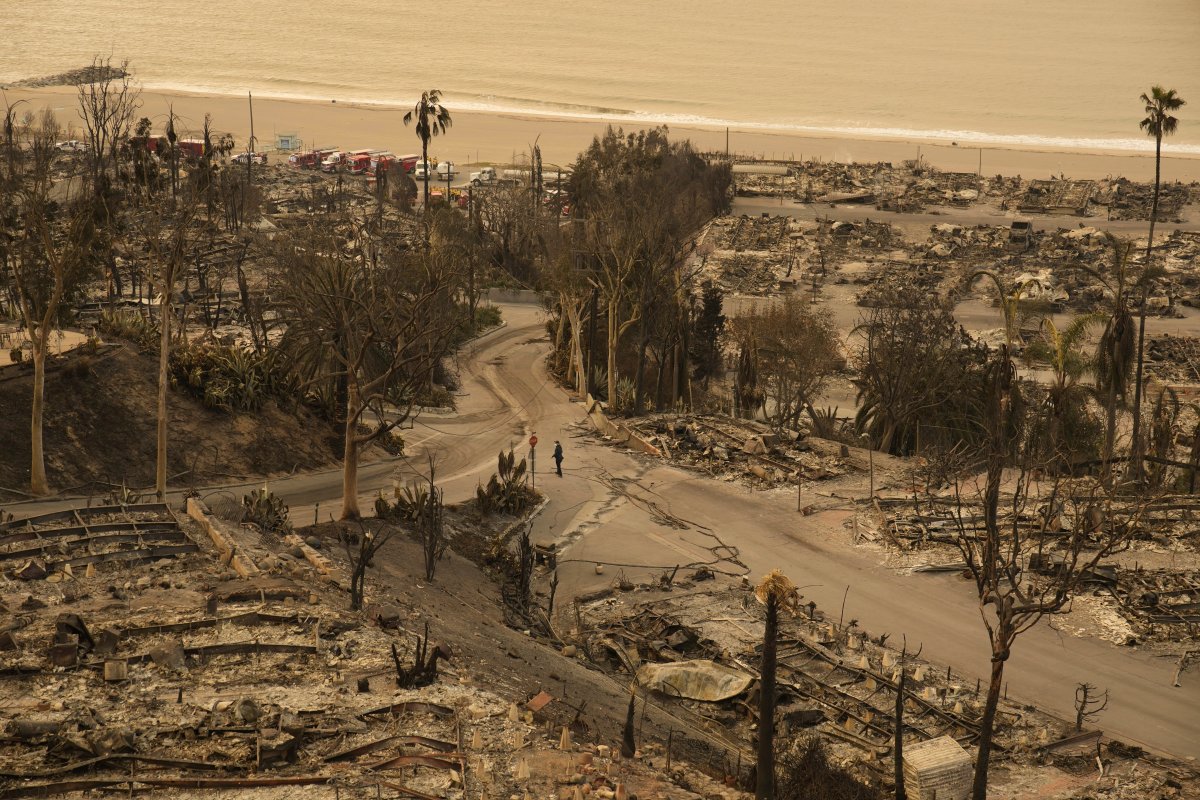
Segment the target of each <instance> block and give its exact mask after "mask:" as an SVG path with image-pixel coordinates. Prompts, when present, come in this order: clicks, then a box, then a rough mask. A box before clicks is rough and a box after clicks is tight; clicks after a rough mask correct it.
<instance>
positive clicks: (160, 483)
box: [154, 284, 171, 500]
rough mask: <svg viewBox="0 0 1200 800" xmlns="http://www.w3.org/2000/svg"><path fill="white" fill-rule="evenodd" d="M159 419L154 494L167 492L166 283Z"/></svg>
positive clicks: (160, 345) (161, 307)
mask: <svg viewBox="0 0 1200 800" xmlns="http://www.w3.org/2000/svg"><path fill="white" fill-rule="evenodd" d="M158 317H159V319H158V328H159V339H158V420H157V423H158V424H157V438H156V448H155V462H154V494H155V495H156V496H157V497H158V499H159V500H162V499H163V498H164V497H165V496H166V494H167V372H168V368H169V361H170V358H171V292H170V290H169V288H167V286H166V285H165V284H164V289H163V295H162V303H161V304H160V305H159V310H158Z"/></svg>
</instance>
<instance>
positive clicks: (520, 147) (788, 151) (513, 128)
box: [4, 87, 1200, 182]
mask: <svg viewBox="0 0 1200 800" xmlns="http://www.w3.org/2000/svg"><path fill="white" fill-rule="evenodd" d="M4 97H5V98H6V99H7V102H8V103H9V104H13V103H17V102H20V101H27V102H26V104H25V107H28V108H31V109H41V108H51V109H53V110H54V111H55V113H56V114H57V115H58V116H59V119H60V121H61V122H62V123H63V124H64V125H68V126H69V125H74V126H76V127H78V125H79V119H78V116H77V113H76V101H75V90H74V88H72V87H55V88H44V89H13V88H10V89H7V90H6V92H5V95H4ZM446 105H447V107H448V108H449V109H450V111H451V113H452V114H453V116H454V125H453V127H452V128H451V129H450V130H449V131H448V132H447V134H446V135H445V136H439V137H437V138H436V139H435V140H434V141H433V143H432V145H431V147H430V153H431V155H432V156H434V157H437V158H439V159H442V160H445V159H449V160H451V161H454V162H455V163H457V164H459V165H460V166H464V167H465V166H469V165H470V164H475V163H511V162H512V161H513V160H514V158H516V157H518V156H520V155H521V154H522V153H527V152H528V150H529V148H530V146H531V145H532V144H533V143H534V142H535V141H536V142H537V143H538V144H539V145H540V146H541V148H542V156H543V159H544V160H545V162H546V163H547V164H560V165H565V164H568V163H570V162H571V161H572V160H574V158H575V156H576V155H577V154H578V153H579V151H580V150H582V149H583V148H585V147H586V146H587V145H588V143H589V142H590V141H591V140H592V137H594V136H595V135H597V134H599V133H602V132H603V131H604V129H605V127H606V126H607V125H610V124H611V125H615V126H623V127H624V128H625V129H626V130H636V129H640V128H644V127H647V126H648V125H650V124H651V123H645V122H642V121H638V120H629V119H612V120H605V119H590V118H589V119H571V118H565V117H552V116H536V115H526V114H511V113H481V112H455V111H454V107H453V102H452V101H450V100H447V102H446ZM172 106H173V107H174V110H175V113H176V114H177V115H178V118H179V119H180V120H181V123H180V127H181V128H182V129H183V130H184V131H186V132H190V133H198V132H199V131H200V129H201V127H202V125H203V121H204V115H205V114H206V113H207V114H211V115H212V121H213V127H214V129H215V130H217V131H220V132H229V133H231V134H233V136H234V137H235V138H236V139H237V141H238V143H239V145H241V144H242V143H244V142H245V140H246V136H247V134H248V133H249V129H250V124H249V115H248V112H247V103H246V99H245V98H243V97H231V96H227V95H202V94H187V93H171V94H165V93H160V92H155V91H144V92H143V93H142V110H141V112H140V116H147V117H149V118H150V119H151V120H153V121H154V125H155V130H156V131H161V130H162V128H163V126H164V125H165V120H166V116H167V111H168V108H170V107H172ZM406 110H407V109H404V108H397V107H391V106H384V105H367V104H350V103H344V102H337V101H330V102H328V103H323V102H315V101H307V100H284V99H270V98H256V99H255V100H254V130H255V134H256V136H257V138H258V140H259V142H260V149H268V150H269V149H271V146H272V145H273V143H274V137H275V134H277V133H280V134H282V133H293V134H298V135H299V136H300V137H301V138H302V140H303V142H304V145H305V146H306V147H309V146H315V147H339V148H342V149H357V148H366V147H373V148H374V147H378V148H388V149H391V150H392V151H393V152H396V153H401V152H405V153H407V152H417V151H418V150H419V149H420V148H419V143H418V141H417V139H416V136H415V134H414V133H413V131H412V129H411V128H406V127H405V126H404V122H403V118H404V113H405V111H406ZM671 133H672V135H673V136H675V137H678V138H688V139H691V140H692V142H693V143H694V144H695V145H696V146H697V147H698V148H699V149H701V150H725V148H726V136H727V133H726V129H725V128H711V127H709V128H706V127H702V126H679V125H674V126H671ZM728 145H729V149H730V151H732V152H733V153H736V154H744V155H754V156H758V157H765V158H781V159H801V158H803V159H813V158H816V159H823V160H827V161H842V162H850V161H858V162H876V161H891V162H899V161H903V160H906V159H912V158H916V157H917V155H918V153H919V154H920V156H921V157H922V158H924V159H925V160H926V161H927V162H928V163H929V164H931V165H933V166H934V167H936V168H938V169H941V170H945V171H960V172H976V171H977V170H979V169H981V168H982V172H983V174H987V175H997V174H1000V175H1022V176H1025V177H1049V176H1051V175H1060V174H1065V175H1067V176H1069V177H1072V178H1080V179H1086V178H1097V179H1098V178H1104V177H1109V176H1124V177H1126V178H1129V179H1131V180H1138V181H1149V180H1152V179H1153V178H1154V157H1153V154H1152V153H1151V154H1145V155H1143V154H1134V153H1129V152H1115V151H1114V152H1103V151H1096V152H1091V151H1082V150H1055V149H1021V148H1016V147H1012V148H1008V147H1005V148H1001V147H985V148H982V149H981V148H978V147H957V146H954V145H948V144H946V143H944V142H935V141H916V140H911V141H910V140H901V139H882V138H881V139H858V138H850V137H846V138H837V137H826V136H808V135H804V134H802V133H799V132H782V131H781V132H774V131H766V130H750V129H741V130H739V129H734V128H731V129H729V131H728ZM1163 180H1164V181H1184V182H1191V181H1197V180H1200V157H1190V156H1178V155H1171V156H1166V155H1164V158H1163Z"/></svg>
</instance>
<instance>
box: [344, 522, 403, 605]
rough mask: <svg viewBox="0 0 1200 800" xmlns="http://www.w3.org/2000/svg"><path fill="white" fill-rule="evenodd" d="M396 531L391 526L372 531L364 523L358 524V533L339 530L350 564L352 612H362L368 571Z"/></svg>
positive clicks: (346, 529) (345, 529)
mask: <svg viewBox="0 0 1200 800" xmlns="http://www.w3.org/2000/svg"><path fill="white" fill-rule="evenodd" d="M395 533H396V529H395V528H393V527H391V526H380V527H379V529H378V530H372V529H371V528H370V527H368V526H367V525H365V524H364V523H362V522H359V523H358V531H357V532H354V531H351V530H349V529H348V528H340V529H339V530H338V538H339V539H340V540H341V542H342V547H343V548H345V550H346V559H347V560H348V561H349V562H350V610H351V611H362V607H363V596H364V594H365V591H366V582H367V569H368V568H370V567H371V565H372V563H373V562H374V560H375V555H376V554H377V553H378V552H379V551H380V550H382V549H383V546H384V545H386V544H387V543H388V542H389V541H390V540H391V538H392V537H393V536H394V535H395Z"/></svg>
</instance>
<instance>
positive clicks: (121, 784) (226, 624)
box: [0, 504, 736, 798]
mask: <svg viewBox="0 0 1200 800" xmlns="http://www.w3.org/2000/svg"><path fill="white" fill-rule="evenodd" d="M192 516H193V517H196V519H192V518H191V517H182V516H179V517H177V516H176V514H175V513H174V512H173V511H172V510H171V509H169V508H168V507H166V506H164V505H158V504H154V505H141V506H113V507H103V508H93V509H75V510H72V511H68V512H63V513H60V514H49V515H43V516H41V517H37V518H34V519H32V520H31V521H18V522H10V523H8V524H6V525H4V526H0V569H2V570H3V577H2V578H0V589H2V591H0V612H2V613H0V685H3V687H4V695H5V697H6V702H5V703H4V705H3V708H2V709H0V787H6V788H0V797H9V796H12V797H31V796H47V795H52V794H59V793H65V792H78V791H83V790H115V791H121V792H124V791H129V792H134V791H137V792H141V791H146V790H154V789H156V790H165V791H168V792H172V791H173V792H176V793H178V792H189V793H190V792H194V791H198V790H204V791H206V792H209V793H213V792H218V793H219V792H220V791H222V790H228V791H248V790H251V789H258V790H263V791H266V790H275V792H277V793H280V794H277V795H273V796H292V795H290V794H288V792H292V791H304V790H303V787H311V786H330V787H341V788H342V789H343V790H349V791H353V790H354V789H355V787H359V790H360V791H362V790H363V789H367V788H369V789H371V790H375V791H379V790H380V789H384V790H399V791H401V793H402V794H407V795H409V796H420V797H463V796H465V795H467V794H472V795H475V794H478V792H479V790H480V788H481V787H482V788H484V789H485V791H487V792H490V793H496V794H499V793H501V792H503V794H505V795H507V794H508V793H509V792H511V791H521V790H526V791H536V790H539V789H540V790H544V791H543V794H544V793H545V791H551V790H556V789H557V788H558V787H559V786H562V785H568V786H575V785H583V784H587V785H589V786H590V787H591V788H592V790H593V791H594V792H596V793H597V796H600V797H604V796H608V797H614V796H615V794H616V792H617V791H618V789H617V784H620V783H622V782H626V783H627V784H628V785H629V786H630V788H631V789H633V788H634V787H639V788H640V787H642V786H647V785H651V784H655V785H659V784H661V781H660V779H659V776H658V773H657V770H654V769H651V768H650V767H649V766H648V764H643V763H642V762H640V761H636V760H633V759H631V760H629V761H628V762H626V761H621V760H620V759H617V758H614V757H612V756H609V755H607V754H600V753H599V752H598V751H597V749H596V748H594V747H591V748H589V747H575V746H572V745H568V746H567V747H566V748H564V749H563V750H561V751H560V750H557V749H556V745H561V740H560V736H559V729H558V727H557V725H558V721H559V720H560V718H561V716H562V713H563V712H564V711H566V710H567V709H566V707H564V706H563V705H562V704H561V703H559V704H556V707H555V708H553V709H545V708H544V707H545V706H546V705H547V702H546V700H543V701H541V702H540V703H530V704H529V705H527V706H526V705H524V701H525V699H526V698H522V699H521V700H522V707H521V708H520V709H518V708H517V706H516V705H514V704H513V703H512V702H509V701H508V700H506V699H504V698H502V697H500V696H498V695H496V694H494V693H492V692H490V691H488V690H486V689H481V688H475V687H471V686H466V685H461V684H460V683H459V682H456V681H453V680H447V679H443V680H441V681H439V682H435V683H433V684H431V685H427V686H421V687H414V688H408V689H402V688H397V683H398V677H397V676H398V674H399V666H400V664H402V663H409V662H411V661H412V660H413V658H414V654H415V653H416V650H417V647H419V646H420V645H421V639H420V638H419V637H417V636H416V634H414V633H408V632H406V631H405V630H404V626H405V624H407V623H408V621H409V619H410V615H409V614H407V613H405V612H404V610H403V609H400V608H397V607H393V606H386V605H385V606H374V607H369V608H368V610H367V613H355V612H349V611H345V610H343V609H344V608H345V605H346V602H345V594H344V590H343V588H342V587H341V585H340V582H341V575H340V573H339V571H338V570H337V569H336V567H335V566H334V564H333V562H331V561H330V560H329V559H327V558H326V557H325V556H324V555H323V554H322V553H321V552H320V551H319V550H318V549H317V548H316V547H314V545H320V544H321V542H320V541H319V540H316V539H314V538H312V537H310V538H309V539H307V540H302V539H300V538H299V537H297V536H290V537H287V538H285V539H282V540H280V539H277V538H275V537H273V536H266V535H261V534H257V533H255V532H254V531H252V530H250V529H246V528H243V529H238V530H234V529H231V528H230V527H229V526H226V525H224V524H223V523H220V522H219V521H217V520H215V519H214V518H212V517H211V516H208V515H207V514H206V513H204V512H203V511H201V512H199V513H193V514H192ZM425 633H426V637H427V636H428V631H427V630H426V632H425ZM425 641H426V642H427V641H428V639H427V638H426V639H425ZM414 643H415V645H414ZM435 650H440V648H435ZM442 671H443V673H445V675H446V678H453V677H454V676H455V675H458V674H460V673H458V672H457V670H456V668H455V666H453V663H451V665H449V666H444V667H443V668H442ZM549 711H552V712H553V713H546V712H549ZM547 727H548V728H550V729H552V731H551V732H549V733H547V732H546V729H547ZM551 753H553V756H551ZM592 754H595V756H594V757H587V756H591V755H592ZM563 758H567V759H569V760H571V762H572V763H571V765H570V767H569V768H567V767H564V766H563V765H559V764H557V762H555V767H554V769H553V770H548V768H547V766H546V763H544V762H548V761H553V760H554V759H563ZM526 762H528V763H526ZM614 762H619V764H616V765H614ZM564 776H566V777H565V778H564ZM539 777H540V782H539ZM692 780H694V781H696V780H701V779H700V778H696V777H695V776H692ZM289 787H290V788H289ZM297 787H299V788H297ZM668 788H669V789H670V791H664V792H663V794H662V796H664V797H668V796H669V797H679V798H687V797H693V796H694V795H692V794H691V793H689V792H686V791H683V790H680V789H678V788H677V787H674V786H668ZM309 791H311V790H309ZM606 791H607V792H608V794H607V795H605V792H606ZM734 795H736V793H734V794H730V795H728V796H729V797H733V796H734ZM189 796H190V794H189ZM296 796H299V795H296ZM331 796H332V795H331ZM389 796H394V794H389Z"/></svg>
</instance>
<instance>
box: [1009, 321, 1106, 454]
mask: <svg viewBox="0 0 1200 800" xmlns="http://www.w3.org/2000/svg"><path fill="white" fill-rule="evenodd" d="M1101 322H1104V316H1103V315H1102V314H1081V315H1079V316H1076V317H1073V318H1072V319H1071V321H1070V322H1069V323H1067V325H1066V327H1064V328H1059V327H1058V326H1057V325H1055V324H1054V320H1053V319H1051V318H1050V317H1046V318H1045V319H1043V320H1042V325H1041V335H1040V336H1039V337H1038V338H1037V339H1036V340H1034V341H1033V342H1032V343H1030V345H1029V347H1027V348H1026V349H1025V360H1026V362H1033V361H1041V362H1045V363H1047V364H1049V366H1050V369H1051V371H1052V372H1053V373H1054V377H1053V379H1052V380H1051V382H1050V385H1049V386H1048V387H1047V400H1048V402H1049V408H1050V423H1051V428H1050V436H1049V439H1050V441H1049V444H1050V445H1051V447H1052V451H1051V452H1052V453H1053V454H1054V456H1053V457H1054V458H1055V459H1056V460H1057V461H1059V462H1060V464H1061V462H1062V461H1063V460H1064V459H1069V458H1070V457H1071V456H1074V455H1078V451H1076V452H1074V453H1073V452H1072V450H1073V449H1075V448H1076V447H1078V446H1079V445H1082V444H1084V442H1078V441H1075V438H1076V437H1075V436H1073V435H1072V434H1073V433H1074V431H1073V429H1072V417H1073V415H1074V414H1077V413H1080V411H1082V412H1083V413H1086V408H1087V401H1088V396H1089V394H1091V393H1090V392H1089V391H1088V389H1087V387H1085V386H1083V385H1082V384H1081V383H1080V381H1081V380H1082V379H1083V377H1084V376H1085V375H1087V373H1089V372H1092V371H1094V369H1095V367H1096V359H1095V357H1089V356H1088V354H1087V353H1086V352H1084V350H1083V348H1082V345H1083V344H1084V340H1085V339H1086V337H1087V335H1088V332H1089V331H1090V330H1091V328H1092V326H1093V325H1096V324H1099V323H1101ZM1063 466H1066V465H1063Z"/></svg>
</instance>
